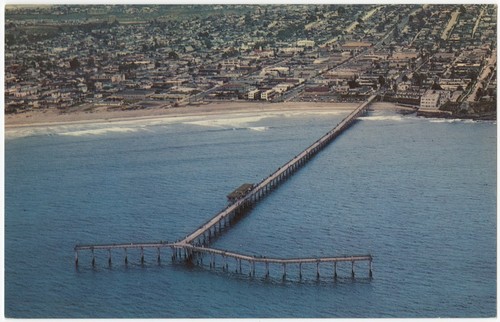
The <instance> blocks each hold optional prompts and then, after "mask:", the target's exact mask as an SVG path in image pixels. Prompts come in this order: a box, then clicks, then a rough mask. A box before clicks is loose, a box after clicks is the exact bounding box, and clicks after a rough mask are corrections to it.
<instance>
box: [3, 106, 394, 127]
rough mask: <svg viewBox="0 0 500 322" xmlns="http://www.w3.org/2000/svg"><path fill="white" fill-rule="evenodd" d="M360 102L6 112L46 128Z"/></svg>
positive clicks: (8, 123) (14, 122) (17, 121)
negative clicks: (67, 111)
mask: <svg viewBox="0 0 500 322" xmlns="http://www.w3.org/2000/svg"><path fill="white" fill-rule="evenodd" d="M358 105H359V104H358V103H315V102H286V103H253V102H227V103H226V102H224V103H210V104H201V105H189V106H184V107H176V108H148V109H142V110H131V111H121V110H113V111H108V110H107V109H106V108H105V107H102V108H98V109H94V110H93V111H92V112H83V111H78V112H71V113H61V112H60V111H57V110H38V111H29V112H24V113H18V114H9V115H5V117H4V121H5V129H6V130H7V129H9V128H20V127H44V126H53V125H67V124H85V123H101V122H106V123H108V122H119V121H124V120H140V119H157V118H175V117H183V116H217V115H230V114H236V113H238V114H241V113H248V114H259V113H270V112H293V111H297V112H330V111H349V110H353V109H354V108H355V107H356V106H358ZM372 106H373V107H374V108H375V109H396V108H397V107H396V106H395V105H394V104H390V103H375V104H373V105H372Z"/></svg>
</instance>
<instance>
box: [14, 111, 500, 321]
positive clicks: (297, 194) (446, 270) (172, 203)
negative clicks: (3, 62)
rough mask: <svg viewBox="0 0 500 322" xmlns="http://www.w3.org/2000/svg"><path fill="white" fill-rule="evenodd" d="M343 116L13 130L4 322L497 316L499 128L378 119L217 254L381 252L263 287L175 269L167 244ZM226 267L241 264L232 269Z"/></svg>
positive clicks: (247, 221)
mask: <svg viewBox="0 0 500 322" xmlns="http://www.w3.org/2000/svg"><path fill="white" fill-rule="evenodd" d="M347 113H348V112H347V111H331V112H323V113H320V112H314V111H310V112H307V111H306V112H274V113H264V112H263V113H258V114H257V113H253V114H245V113H240V114H233V115H228V116H218V117H216V116H209V117H194V116H192V117H187V116H186V117H179V118H170V119H155V120H135V121H134V120H130V121H123V122H118V123H115V122H113V123H96V124H74V125H54V126H49V127H46V128H19V129H15V130H10V129H8V130H7V131H6V140H5V315H6V317H10V318H200V317H201V318H367V317H370V318H381V317H383V318H393V317H399V318H407V317H420V318H434V317H463V318H469V317H494V316H496V314H497V312H496V301H497V295H496V282H497V281H496V276H497V273H496V270H497V268H496V262H497V261H496V252H497V249H496V245H497V241H496V229H497V220H496V218H497V217H496V179H497V173H496V161H497V160H496V158H497V155H496V140H497V138H496V122H474V121H464V120H442V119H425V118H418V117H415V116H402V115H399V114H396V113H394V112H390V111H372V112H370V113H369V114H368V115H367V116H364V117H362V118H360V119H359V121H357V122H356V124H354V126H353V127H351V128H350V129H349V130H348V131H346V132H345V133H343V134H342V135H341V136H340V137H338V138H337V139H336V140H335V141H334V142H332V143H331V144H330V145H329V146H328V147H327V148H326V149H324V150H323V151H321V152H320V153H319V154H318V155H316V156H315V157H314V158H313V159H312V160H311V161H310V162H309V163H308V164H307V165H306V166H305V167H303V168H301V169H300V170H299V171H298V172H297V173H295V174H294V175H293V176H292V177H291V178H290V179H289V180H287V181H286V182H285V183H284V184H282V185H281V186H280V187H279V188H278V189H276V190H274V191H273V192H272V193H270V194H269V195H268V196H267V197H266V198H264V199H263V200H262V201H261V202H259V203H258V204H257V205H256V206H255V207H254V208H253V209H252V210H251V211H250V212H249V213H248V214H247V215H246V216H245V217H244V218H242V219H241V220H240V221H239V222H238V223H236V224H235V225H233V226H232V227H231V229H229V230H228V231H227V232H226V233H225V234H223V235H222V236H220V237H219V238H218V239H216V240H215V241H214V243H213V244H212V246H213V247H215V248H219V249H227V250H230V251H236V252H240V253H244V254H249V255H255V256H266V257H316V256H340V255H344V254H346V255H351V254H371V255H372V256H373V278H372V279H370V278H368V268H367V266H366V265H365V264H362V263H360V264H359V265H358V264H357V266H356V278H354V279H352V278H351V277H350V269H351V264H350V263H345V264H342V263H339V264H338V275H339V277H338V279H337V280H334V279H333V268H332V264H329V265H327V264H324V265H322V266H321V267H320V269H321V274H320V275H321V276H320V278H319V279H316V277H315V274H316V265H311V266H304V267H303V271H304V275H305V278H303V279H302V280H300V279H299V278H298V270H297V268H294V267H290V268H289V271H288V272H287V278H286V279H285V280H283V279H282V278H281V269H282V268H281V267H278V266H276V267H271V274H270V275H271V276H270V278H267V279H266V278H265V277H264V274H263V267H259V266H258V267H257V274H256V276H255V277H252V276H249V275H248V269H249V268H248V267H244V268H243V271H244V272H243V273H242V274H239V273H236V272H235V271H234V269H233V267H231V268H230V270H229V272H224V271H222V266H221V265H222V263H217V265H218V267H217V269H215V270H211V269H210V268H208V267H207V266H206V265H205V266H199V265H185V264H182V263H173V262H172V261H171V260H170V255H171V253H170V252H169V251H168V250H164V253H163V254H162V261H161V263H160V264H158V263H157V261H156V252H155V251H146V253H145V260H146V261H145V264H144V265H141V264H140V254H139V252H138V251H134V250H129V251H128V259H129V264H128V265H127V266H126V265H125V264H124V263H123V259H124V254H123V253H122V252H121V251H114V252H113V253H112V258H113V264H112V266H111V267H109V266H108V263H107V256H108V254H107V252H96V255H97V263H96V267H95V268H92V265H91V255H90V253H88V252H83V251H82V252H80V257H79V265H78V267H75V263H74V251H73V248H74V246H75V245H76V244H87V243H122V242H139V241H159V240H163V241H173V240H177V239H180V238H182V237H184V236H185V235H187V234H189V233H190V232H191V231H193V230H195V229H196V228H197V227H198V226H199V225H200V224H202V223H203V222H204V221H206V220H207V219H209V218H211V217H212V216H213V215H215V214H216V213H217V212H218V211H219V210H221V209H222V208H224V207H225V206H226V205H227V200H226V195H227V194H229V193H230V192H231V191H233V190H234V189H235V188H237V187H238V186H240V185H241V184H243V183H257V182H259V181H260V180H261V179H263V178H265V177H267V176H268V175H269V174H270V173H272V172H273V171H274V170H276V169H277V168H278V167H279V166H281V165H282V164H284V163H285V162H286V161H288V160H289V159H291V158H293V157H294V156H295V155H297V154H298V153H299V152H301V151H302V150H303V149H304V148H306V147H307V146H309V145H310V144H311V143H312V142H314V141H315V140H316V139H318V138H319V137H321V136H322V135H323V134H324V133H326V132H327V131H329V130H330V129H331V128H333V127H334V126H335V125H336V124H337V123H338V122H339V121H340V120H341V119H342V118H343V117H344V116H346V115H347ZM231 265H233V266H234V265H235V264H234V263H232V264H231Z"/></svg>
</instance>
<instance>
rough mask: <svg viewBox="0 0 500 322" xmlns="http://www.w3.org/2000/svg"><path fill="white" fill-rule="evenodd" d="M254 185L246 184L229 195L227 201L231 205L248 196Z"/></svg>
mask: <svg viewBox="0 0 500 322" xmlns="http://www.w3.org/2000/svg"><path fill="white" fill-rule="evenodd" d="M253 186H254V185H253V183H244V184H242V185H241V186H240V187H239V188H237V189H236V190H234V191H233V192H231V193H230V194H228V195H227V200H228V201H229V202H231V203H233V202H236V201H237V200H238V199H241V198H243V197H244V196H246V195H247V194H248V193H249V192H250V191H252V189H253Z"/></svg>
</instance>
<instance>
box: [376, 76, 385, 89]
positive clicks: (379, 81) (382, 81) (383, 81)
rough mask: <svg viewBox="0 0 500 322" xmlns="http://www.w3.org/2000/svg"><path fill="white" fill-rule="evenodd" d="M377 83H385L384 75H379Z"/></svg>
mask: <svg viewBox="0 0 500 322" xmlns="http://www.w3.org/2000/svg"><path fill="white" fill-rule="evenodd" d="M378 83H379V84H380V87H382V86H384V85H385V77H384V76H382V75H380V76H379V77H378Z"/></svg>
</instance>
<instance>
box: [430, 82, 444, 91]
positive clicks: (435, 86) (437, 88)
mask: <svg viewBox="0 0 500 322" xmlns="http://www.w3.org/2000/svg"><path fill="white" fill-rule="evenodd" d="M431 89H432V90H442V89H443V88H442V87H441V85H439V84H438V83H436V82H434V83H433V84H432V86H431Z"/></svg>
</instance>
